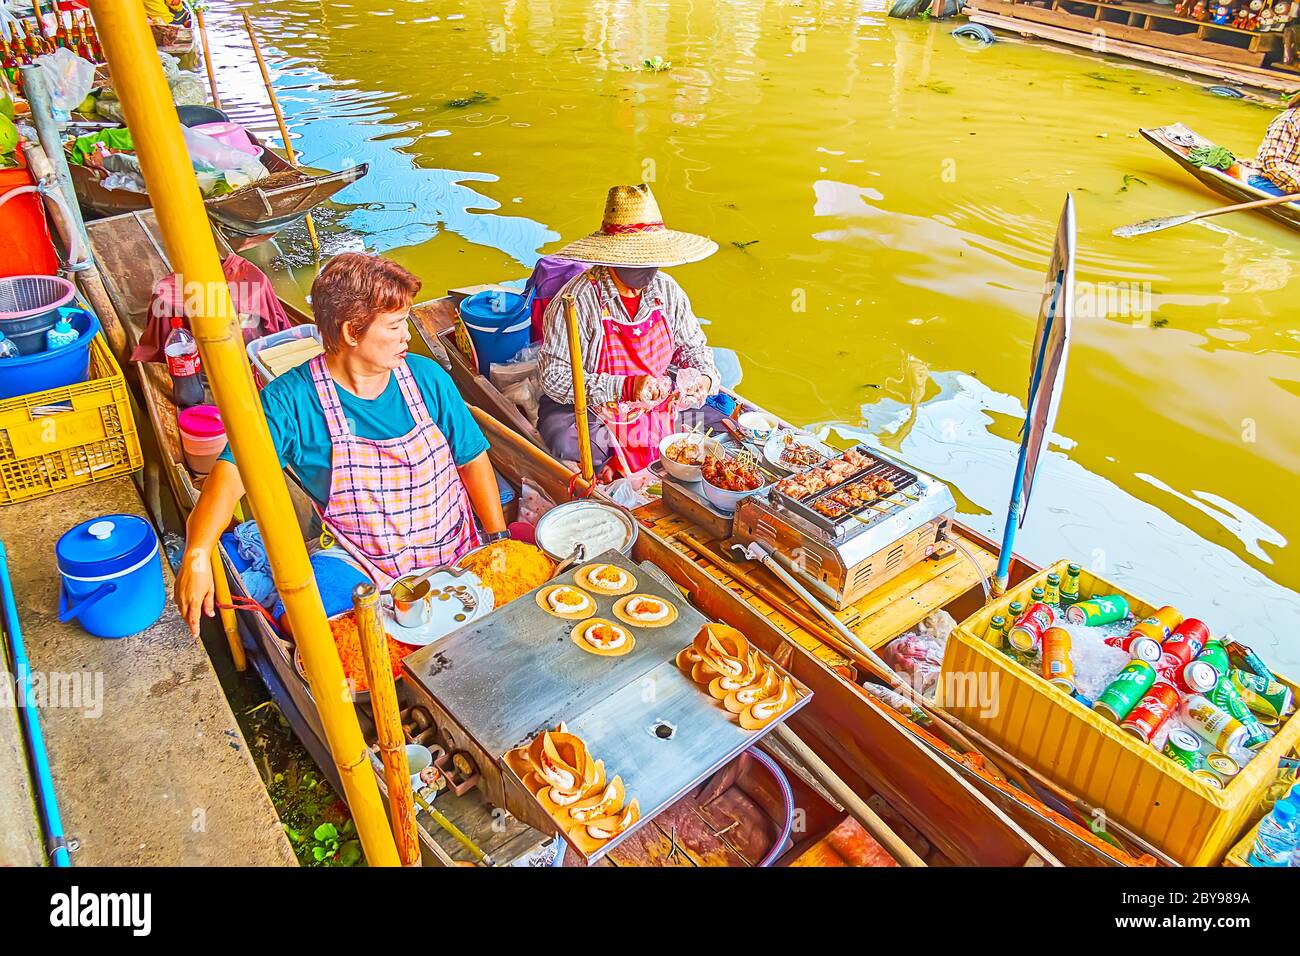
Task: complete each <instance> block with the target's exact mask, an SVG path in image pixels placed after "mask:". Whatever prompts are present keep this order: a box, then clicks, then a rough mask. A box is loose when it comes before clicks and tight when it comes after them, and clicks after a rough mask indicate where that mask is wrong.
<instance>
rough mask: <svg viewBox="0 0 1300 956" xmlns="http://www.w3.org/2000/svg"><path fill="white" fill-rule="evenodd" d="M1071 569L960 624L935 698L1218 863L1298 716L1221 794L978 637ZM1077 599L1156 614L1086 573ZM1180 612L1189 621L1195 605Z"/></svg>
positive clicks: (1059, 567) (1043, 767)
mask: <svg viewBox="0 0 1300 956" xmlns="http://www.w3.org/2000/svg"><path fill="white" fill-rule="evenodd" d="M1068 564H1069V562H1068V561H1059V562H1057V563H1056V564H1055V565H1053V566H1052V567H1050V568H1047V569H1045V570H1043V571H1042V572H1041V573H1039V574H1038V575H1036V576H1035V577H1033V578H1031V579H1029V580H1027V581H1024V582H1022V583H1021V584H1020V585H1019V586H1018V587H1016V588H1014V589H1013V590H1011V591H1009V592H1008V593H1007V594H1005V595H1004V596H1003V597H1002V598H1001V599H1000V600H998V601H995V602H993V603H992V604H989V605H987V606H986V607H984V608H982V609H981V610H980V611H978V612H977V613H975V614H973V615H971V616H970V617H968V618H967V619H966V620H964V621H962V623H961V624H960V625H959V626H958V628H957V630H956V631H954V632H953V635H952V637H951V638H949V640H948V646H947V649H946V651H945V652H944V659H943V669H942V673H941V675H940V680H939V686H938V690H937V691H936V700H937V702H938V703H939V704H940V705H942V706H944V707H946V708H947V709H948V710H950V711H951V712H952V713H953V714H955V715H956V716H958V717H959V718H960V719H962V720H963V721H965V722H967V723H969V724H970V725H971V726H972V727H974V728H976V729H978V730H979V731H980V732H981V733H983V734H984V735H985V736H987V737H988V738H989V739H990V740H992V741H994V742H995V743H997V744H999V745H1000V746H1002V747H1003V748H1005V749H1006V750H1007V751H1009V752H1010V753H1012V754H1014V755H1015V756H1017V757H1019V758H1020V759H1021V760H1023V761H1025V763H1027V764H1029V765H1030V766H1032V767H1034V768H1035V769H1037V770H1039V771H1040V772H1042V773H1043V774H1045V775H1046V776H1048V777H1049V778H1051V779H1053V780H1055V781H1056V782H1057V783H1059V784H1060V785H1062V786H1063V787H1065V788H1066V789H1068V790H1070V791H1072V792H1074V793H1075V794H1077V795H1078V796H1080V797H1082V798H1083V799H1084V800H1086V801H1088V802H1089V803H1091V804H1092V805H1093V806H1096V807H1101V808H1103V809H1104V810H1105V812H1106V813H1108V814H1110V815H1111V816H1113V817H1114V818H1115V819H1116V820H1118V821H1119V822H1120V823H1122V824H1124V825H1125V826H1127V827H1129V828H1131V829H1132V830H1133V831H1135V832H1136V833H1138V834H1139V835H1141V836H1142V837H1144V838H1145V839H1147V840H1149V841H1150V842H1151V843H1152V844H1154V845H1155V846H1157V847H1159V848H1160V849H1161V850H1163V851H1164V852H1166V853H1168V854H1169V855H1170V856H1171V857H1173V858H1174V859H1175V860H1178V861H1179V862H1180V863H1183V864H1185V865H1188V866H1208V865H1212V864H1215V863H1218V862H1219V861H1220V860H1222V859H1223V857H1224V854H1225V853H1226V852H1227V850H1228V848H1229V847H1231V846H1232V844H1233V843H1234V842H1235V841H1236V840H1237V839H1238V838H1239V837H1240V836H1241V831H1242V830H1243V829H1244V828H1245V827H1246V826H1247V825H1249V824H1250V823H1251V822H1252V819H1251V818H1252V816H1253V814H1254V812H1255V810H1256V808H1257V806H1258V802H1259V798H1260V795H1261V793H1262V792H1263V790H1264V788H1265V787H1266V786H1267V785H1268V783H1269V781H1270V780H1272V779H1273V776H1274V774H1275V773H1276V770H1277V762H1278V760H1279V759H1280V758H1281V757H1284V756H1286V754H1287V753H1288V752H1289V751H1290V750H1291V749H1292V748H1293V747H1294V746H1295V745H1296V741H1297V739H1298V738H1300V720H1296V719H1295V715H1292V717H1291V719H1288V720H1286V722H1285V723H1283V725H1282V726H1281V727H1280V728H1279V730H1278V733H1277V734H1276V735H1275V736H1274V737H1273V739H1272V740H1270V741H1269V742H1268V744H1266V745H1265V746H1264V747H1263V749H1262V750H1260V751H1259V753H1258V754H1257V755H1256V756H1255V759H1254V760H1252V761H1250V763H1249V764H1247V765H1246V766H1245V767H1244V768H1242V771H1241V773H1239V774H1238V775H1237V776H1236V777H1235V778H1234V779H1233V780H1232V781H1231V782H1230V783H1229V784H1228V785H1227V786H1226V787H1225V788H1224V789H1222V790H1218V789H1215V788H1213V787H1211V786H1209V785H1208V784H1205V783H1202V782H1201V781H1199V780H1197V779H1195V778H1194V777H1193V776H1192V775H1191V773H1190V772H1189V771H1188V770H1186V769H1184V768H1183V767H1181V766H1179V765H1178V764H1176V763H1174V761H1172V760H1170V759H1168V758H1167V757H1165V756H1163V755H1162V754H1160V753H1159V752H1157V751H1156V750H1155V749H1154V748H1152V747H1150V746H1148V745H1146V744H1143V743H1142V742H1141V741H1140V740H1138V739H1137V738H1136V737H1134V736H1132V735H1131V734H1128V733H1125V732H1124V731H1122V730H1120V728H1119V727H1118V725H1116V724H1113V723H1111V722H1110V721H1108V720H1106V719H1105V718H1104V717H1102V716H1101V715H1099V714H1096V713H1094V712H1093V711H1092V710H1090V709H1089V708H1087V707H1085V706H1083V705H1082V704H1080V703H1079V702H1078V701H1077V700H1074V699H1073V698H1072V697H1070V696H1069V695H1067V694H1065V693H1063V692H1062V691H1060V690H1058V689H1057V688H1055V687H1053V686H1052V685H1051V684H1049V683H1048V682H1047V681H1046V680H1044V679H1043V678H1042V677H1040V676H1039V675H1038V674H1036V673H1033V672H1032V671H1030V670H1028V669H1027V668H1024V667H1021V666H1020V665H1019V664H1017V663H1016V662H1014V661H1013V660H1011V659H1010V658H1009V657H1007V656H1006V655H1005V654H1003V653H1002V651H1000V650H998V649H996V648H993V647H991V646H990V645H989V644H988V643H987V642H986V641H985V640H984V638H983V635H984V633H985V631H986V630H987V629H988V622H989V620H990V618H992V617H993V616H994V615H995V614H1002V615H1003V616H1005V615H1006V613H1007V606H1008V605H1009V604H1010V603H1011V602H1012V601H1017V600H1018V601H1021V602H1022V603H1024V604H1025V605H1028V604H1029V603H1030V602H1031V600H1032V599H1031V597H1030V591H1031V590H1032V589H1033V588H1034V587H1036V586H1042V585H1044V584H1045V583H1046V578H1047V575H1048V573H1050V572H1052V571H1055V572H1056V573H1057V574H1060V575H1062V577H1064V575H1065V569H1066V566H1067V565H1068ZM1080 593H1081V594H1082V595H1084V596H1085V597H1090V596H1093V595H1099V594H1122V595H1124V597H1126V598H1127V599H1128V602H1129V606H1130V608H1131V609H1132V611H1133V613H1134V614H1135V615H1137V617H1139V618H1142V617H1146V616H1147V615H1148V614H1150V613H1151V611H1153V610H1155V607H1154V606H1153V605H1151V604H1149V603H1147V602H1146V601H1143V600H1142V599H1141V598H1138V597H1135V596H1134V595H1132V594H1130V593H1128V592H1126V591H1125V590H1124V589H1123V588H1120V587H1118V586H1116V585H1114V584H1111V583H1110V582H1108V581H1105V580H1104V579H1102V578H1100V577H1098V576H1096V575H1094V574H1090V573H1089V572H1087V571H1084V572H1083V574H1082V575H1081V576H1080ZM1183 610H1184V612H1185V613H1188V614H1191V615H1192V616H1195V613H1196V612H1195V609H1194V608H1184V609H1183ZM1278 679H1279V680H1282V681H1284V682H1285V683H1286V684H1288V685H1289V686H1291V688H1292V690H1295V689H1296V688H1295V685H1294V684H1292V683H1291V681H1289V680H1286V679H1285V678H1283V677H1281V676H1280V675H1279V676H1278Z"/></svg>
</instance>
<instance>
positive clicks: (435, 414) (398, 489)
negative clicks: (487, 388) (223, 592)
mask: <svg viewBox="0 0 1300 956" xmlns="http://www.w3.org/2000/svg"><path fill="white" fill-rule="evenodd" d="M419 289H420V281H419V280H418V279H416V278H415V276H413V275H411V274H410V273H409V272H407V271H406V270H405V269H403V268H402V267H401V266H399V265H397V264H396V263H394V262H390V261H388V260H386V259H382V258H380V257H378V256H368V255H361V254H359V253H344V254H343V255H339V256H335V257H334V258H333V259H331V260H330V261H329V263H328V264H326V266H325V268H324V269H322V270H321V272H320V275H318V276H317V277H316V281H315V282H314V283H313V284H312V306H313V309H314V310H315V313H316V324H317V328H318V329H319V331H320V333H321V339H322V341H323V343H324V346H325V354H324V355H320V356H317V357H316V358H314V359H312V360H311V361H310V362H307V363H305V364H303V365H300V366H298V367H297V368H293V369H290V370H289V371H287V372H285V373H283V374H282V375H280V376H279V377H278V378H276V379H275V380H274V381H273V382H271V383H270V384H268V385H267V386H266V388H264V389H263V390H262V394H261V399H262V408H263V411H264V412H265V414H266V423H267V427H268V428H269V430H270V432H271V439H272V441H273V442H274V444H275V448H276V452H277V453H278V455H279V457H280V461H281V464H282V465H283V466H284V467H285V468H289V469H291V470H292V471H293V473H294V476H295V477H296V478H297V479H298V481H299V483H300V484H301V485H302V486H303V488H304V490H305V491H306V492H307V493H308V495H309V496H310V497H311V498H312V500H313V502H314V503H315V505H316V510H317V512H318V513H319V514H320V515H321V518H322V521H323V523H324V525H325V527H326V529H327V530H328V531H329V532H330V533H331V534H332V535H333V536H334V538H335V539H336V540H337V541H338V543H339V544H340V545H342V546H343V547H344V548H345V549H346V550H347V551H348V552H350V553H351V554H352V555H353V556H354V557H355V558H356V559H357V560H358V561H359V562H360V563H361V564H362V566H363V567H364V568H365V569H366V571H367V572H368V573H369V574H370V575H371V576H372V577H373V578H374V580H375V582H376V583H377V584H379V585H381V586H382V587H387V586H388V585H389V584H390V583H391V582H392V581H393V580H394V579H395V578H398V577H401V576H402V575H405V574H409V573H411V572H413V571H417V570H423V569H426V568H430V567H438V566H441V565H448V564H451V563H453V562H454V561H456V560H457V559H458V558H459V557H460V556H461V555H463V554H464V553H465V552H466V551H468V550H469V549H471V548H472V547H474V546H475V545H476V544H477V543H478V542H479V540H480V535H479V531H478V529H477V528H476V527H475V518H477V520H478V523H479V524H480V525H481V526H482V529H483V532H484V533H483V535H482V537H483V538H486V539H488V540H496V539H497V538H501V537H505V535H506V531H505V517H504V516H503V514H502V512H501V496H500V491H499V489H498V487H497V481H496V474H495V472H494V471H493V469H492V464H491V462H490V461H489V460H488V455H487V449H488V445H487V439H486V438H484V436H483V432H482V430H480V429H479V427H478V424H477V422H475V421H474V418H473V416H472V415H471V414H470V412H469V409H468V408H467V407H466V405H465V403H464V401H463V400H462V399H461V397H460V395H459V393H458V392H457V391H456V387H455V385H454V384H453V383H452V381H451V378H450V376H448V375H447V373H446V372H444V371H443V370H442V369H441V368H440V367H439V366H438V365H437V363H436V362H434V361H433V360H432V359H428V358H425V357H423V356H418V355H408V354H407V344H408V343H409V341H410V337H411V334H410V328H409V324H408V321H407V317H408V314H409V312H410V308H411V303H412V302H414V301H415V295H416V293H418V292H419ZM243 491H244V485H243V480H242V478H241V477H240V474H239V471H238V469H237V468H236V467H235V464H234V458H233V455H232V453H231V449H230V448H227V449H226V451H225V452H224V453H223V454H222V456H221V458H220V459H218V461H217V462H216V464H215V465H214V466H213V468H212V471H211V472H210V473H209V474H208V477H207V479H206V480H205V481H204V483H203V492H202V494H201V495H200V496H199V500H198V502H197V503H196V505H195V508H194V511H193V512H191V514H190V518H189V521H188V522H187V527H186V554H185V558H184V560H183V562H182V566H181V570H180V572H179V573H178V574H177V579H176V603H177V605H178V606H179V608H180V611H181V614H182V616H183V617H185V619H186V620H187V621H188V622H189V624H190V628H191V630H193V632H194V633H195V635H196V636H197V634H198V629H199V622H200V620H201V618H202V617H203V616H205V615H206V616H209V617H210V616H212V614H213V612H214V610H215V605H214V587H213V581H212V572H211V563H210V562H211V554H212V549H213V548H215V547H216V545H217V541H218V539H219V538H220V536H221V533H222V532H223V531H225V530H226V528H227V526H228V525H229V524H230V521H231V517H232V515H233V513H234V510H235V505H236V504H237V503H238V501H239V498H240V496H241V495H242V494H243Z"/></svg>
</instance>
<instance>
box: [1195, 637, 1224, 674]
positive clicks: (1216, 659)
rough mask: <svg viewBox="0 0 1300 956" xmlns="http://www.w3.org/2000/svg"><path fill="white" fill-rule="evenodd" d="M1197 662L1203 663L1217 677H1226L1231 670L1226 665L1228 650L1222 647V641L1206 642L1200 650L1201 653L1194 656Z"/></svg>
mask: <svg viewBox="0 0 1300 956" xmlns="http://www.w3.org/2000/svg"><path fill="white" fill-rule="evenodd" d="M1196 659H1197V660H1198V661H1205V663H1207V664H1209V665H1210V666H1211V667H1213V668H1214V669H1215V670H1216V671H1218V672H1219V676H1220V677H1223V676H1225V675H1227V673H1228V671H1229V670H1231V669H1232V668H1231V667H1230V666H1229V664H1228V649H1227V648H1225V647H1224V646H1223V642H1222V641H1207V642H1206V643H1205V646H1204V647H1203V648H1201V653H1199V654H1197V655H1196Z"/></svg>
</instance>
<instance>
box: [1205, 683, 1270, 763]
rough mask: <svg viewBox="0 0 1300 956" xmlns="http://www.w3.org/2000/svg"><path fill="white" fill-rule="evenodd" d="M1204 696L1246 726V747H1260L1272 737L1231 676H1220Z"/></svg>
mask: <svg viewBox="0 0 1300 956" xmlns="http://www.w3.org/2000/svg"><path fill="white" fill-rule="evenodd" d="M1206 696H1207V697H1209V698H1210V700H1212V701H1213V702H1214V703H1215V704H1216V705H1218V706H1219V707H1222V708H1223V709H1224V710H1226V711H1227V712H1228V713H1230V714H1231V715H1232V716H1233V718H1234V719H1236V720H1238V721H1240V722H1241V725H1242V726H1243V727H1245V728H1246V746H1247V747H1262V746H1263V745H1264V744H1266V743H1268V741H1269V740H1270V739H1272V736H1273V735H1272V734H1270V733H1269V732H1268V730H1267V729H1266V728H1265V727H1264V725H1263V724H1261V723H1260V722H1259V721H1258V720H1257V719H1256V718H1255V714H1254V713H1253V712H1252V711H1251V709H1250V707H1249V706H1247V704H1246V700H1245V698H1244V697H1243V696H1242V693H1241V689H1240V688H1239V686H1238V685H1237V684H1236V683H1235V682H1234V681H1233V680H1232V678H1231V677H1220V678H1219V680H1218V683H1216V684H1215V685H1214V690H1212V691H1210V692H1209V693H1208V694H1207V695H1206Z"/></svg>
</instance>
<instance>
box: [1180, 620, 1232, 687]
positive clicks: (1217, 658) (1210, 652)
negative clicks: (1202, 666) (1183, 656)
mask: <svg viewBox="0 0 1300 956" xmlns="http://www.w3.org/2000/svg"><path fill="white" fill-rule="evenodd" d="M1183 623H1186V622H1185V621H1184V622H1183ZM1196 658H1197V659H1198V660H1202V661H1205V663H1207V664H1209V665H1210V666H1211V667H1213V668H1214V669H1215V670H1216V671H1218V672H1219V676H1220V677H1222V676H1223V675H1225V674H1227V673H1228V671H1230V670H1232V666H1231V665H1230V664H1229V663H1228V651H1227V648H1225V647H1224V646H1223V644H1222V642H1220V641H1206V642H1205V646H1204V647H1203V648H1201V652H1200V653H1199V654H1197V655H1196Z"/></svg>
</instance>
